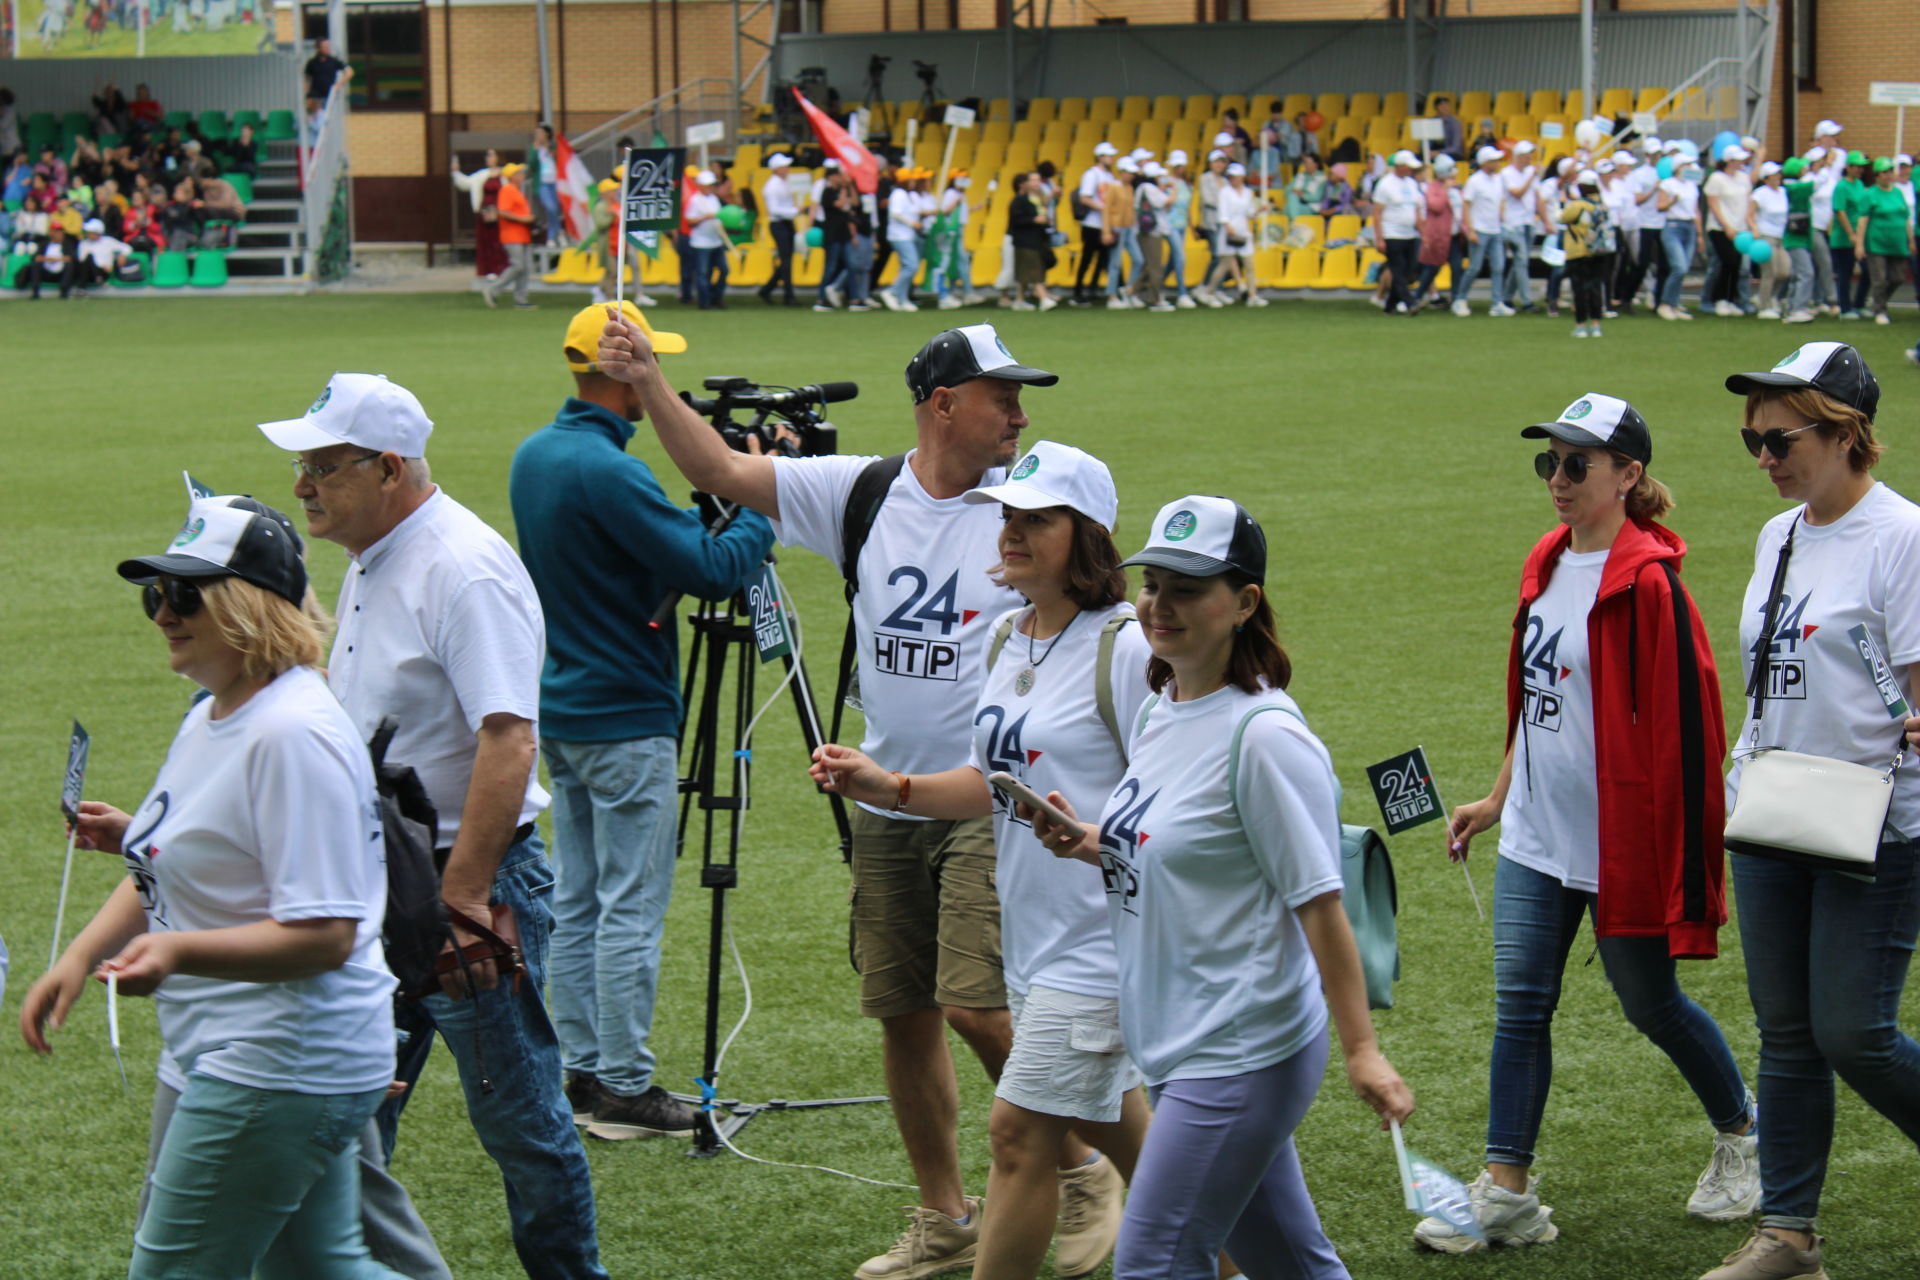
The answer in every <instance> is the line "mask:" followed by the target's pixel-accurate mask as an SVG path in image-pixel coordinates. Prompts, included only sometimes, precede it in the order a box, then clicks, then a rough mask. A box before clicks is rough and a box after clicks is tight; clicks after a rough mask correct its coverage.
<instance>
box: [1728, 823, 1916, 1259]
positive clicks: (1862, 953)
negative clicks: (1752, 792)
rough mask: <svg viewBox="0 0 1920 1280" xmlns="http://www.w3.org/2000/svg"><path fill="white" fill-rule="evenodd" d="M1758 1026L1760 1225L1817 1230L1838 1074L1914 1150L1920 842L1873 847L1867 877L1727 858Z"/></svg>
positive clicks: (1736, 856)
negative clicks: (1903, 1009) (1909, 987)
mask: <svg viewBox="0 0 1920 1280" xmlns="http://www.w3.org/2000/svg"><path fill="white" fill-rule="evenodd" d="M1731 859H1732V862H1733V886H1734V893H1735V894H1736V896H1737V898H1738V901H1739V904H1740V943H1741V946H1742V948H1743V949H1744V950H1745V951H1746V955H1747V994H1748V996H1749V997H1751V999H1752V1000H1753V1013H1754V1021H1755V1022H1756V1023H1757V1024H1758V1025H1759V1028H1760V1113H1761V1116H1762V1117H1763V1119H1764V1123H1762V1124H1761V1126H1760V1185H1761V1198H1760V1222H1761V1224H1762V1225H1763V1226H1773V1227H1787V1228H1789V1229H1791V1230H1795V1231H1811V1230H1813V1229H1814V1215H1815V1214H1816V1213H1817V1212H1818V1211H1819V1208H1820V1188H1821V1185H1822V1184H1823V1183H1824V1182H1825V1181H1826V1176H1827V1155H1828V1152H1829V1151H1830V1149H1831V1148H1832V1146H1833V1076H1834V1073H1835V1072H1836V1071H1837V1072H1839V1073H1840V1078H1841V1079H1843V1080H1845V1081H1846V1082H1847V1084H1848V1086H1849V1087H1851V1088H1852V1089H1853V1091H1854V1092H1856V1093H1858V1094H1859V1095H1860V1096H1861V1097H1862V1098H1864V1099H1865V1100H1866V1102H1867V1105H1869V1106H1871V1107H1872V1108H1873V1109H1874V1110H1876V1111H1878V1112H1879V1113H1880V1114H1881V1115H1883V1116H1885V1117H1886V1118H1887V1119H1889V1120H1891V1121H1893V1123H1894V1125H1895V1127H1896V1128H1898V1129H1899V1130H1900V1132H1902V1133H1904V1134H1906V1135H1907V1139H1908V1140H1909V1141H1911V1142H1914V1143H1916V1144H1920V1044H1915V1043H1914V1040H1913V1037H1912V1036H1909V1035H1906V1034H1905V1033H1903V1032H1902V1031H1901V1030H1900V1021H1899V1018H1900V992H1901V989H1902V988H1903V987H1904V986H1905V985H1906V980H1907V967H1908V965H1910V964H1911V963H1912V961H1913V948H1914V940H1915V936H1916V934H1920V842H1909V843H1905V844H1899V843H1887V844H1882V845H1881V846H1880V858H1879V875H1878V876H1876V877H1875V878H1874V879H1873V880H1872V881H1863V880H1859V879H1855V878H1854V877H1852V876H1849V875H1844V874H1842V873H1840V872H1837V871H1816V870H1812V869H1810V868H1807V867H1799V866H1795V865H1793V864H1792V863H1788V862H1777V861H1774V860H1773V859H1770V858H1753V857H1748V856H1746V855H1744V854H1733V855H1731Z"/></svg>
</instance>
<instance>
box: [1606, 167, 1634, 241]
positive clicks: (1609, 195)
mask: <svg viewBox="0 0 1920 1280" xmlns="http://www.w3.org/2000/svg"><path fill="white" fill-rule="evenodd" d="M1600 198H1601V199H1602V200H1604V201H1606V203H1607V213H1608V214H1609V215H1611V216H1612V218H1613V225H1614V226H1616V227H1618V228H1620V232H1621V234H1622V235H1631V234H1632V233H1633V232H1635V231H1637V230H1639V228H1640V206H1639V205H1638V204H1636V203H1635V202H1634V199H1633V185H1632V182H1631V180H1630V179H1618V178H1617V179H1615V180H1614V181H1613V182H1610V183H1607V184H1605V185H1604V186H1603V187H1602V188H1601V190H1600Z"/></svg>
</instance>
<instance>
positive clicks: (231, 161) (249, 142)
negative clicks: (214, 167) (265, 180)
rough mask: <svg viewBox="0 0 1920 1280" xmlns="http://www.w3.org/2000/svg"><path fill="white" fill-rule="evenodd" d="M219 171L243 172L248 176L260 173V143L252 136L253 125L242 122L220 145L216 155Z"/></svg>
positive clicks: (253, 176)
mask: <svg viewBox="0 0 1920 1280" xmlns="http://www.w3.org/2000/svg"><path fill="white" fill-rule="evenodd" d="M216 159H217V160H218V163H219V165H220V172H221V173H244V174H246V175H247V176H248V177H249V178H255V177H258V176H259V174H260V143H259V141H258V140H257V139H256V138H255V137H254V136H253V126H252V125H250V124H243V125H241V126H240V128H239V131H238V132H236V133H235V134H234V136H233V137H231V138H229V139H228V140H227V141H226V142H225V143H223V144H222V145H221V148H220V154H219V155H218V156H217V157H216Z"/></svg>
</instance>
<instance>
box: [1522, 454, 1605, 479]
mask: <svg viewBox="0 0 1920 1280" xmlns="http://www.w3.org/2000/svg"><path fill="white" fill-rule="evenodd" d="M1592 467H1593V464H1592V462H1590V461H1589V460H1588V458H1587V455H1586V454H1584V453H1570V454H1568V455H1567V456H1566V457H1564V458H1561V457H1557V456H1555V455H1554V454H1553V453H1551V452H1548V453H1536V454H1534V455H1533V474H1535V475H1537V476H1539V477H1540V478H1541V479H1542V480H1551V479H1553V473H1554V472H1555V471H1556V470H1559V471H1564V472H1566V473H1567V483H1568V484H1583V483H1585V482H1586V478H1587V472H1588V471H1590V470H1591V469H1592Z"/></svg>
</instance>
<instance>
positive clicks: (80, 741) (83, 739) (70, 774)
mask: <svg viewBox="0 0 1920 1280" xmlns="http://www.w3.org/2000/svg"><path fill="white" fill-rule="evenodd" d="M92 744H93V739H92V738H89V737H88V736H87V731H86V730H85V729H82V728H81V727H80V722H79V721H78V720H75V721H74V722H73V736H72V737H71V738H69V739H67V776H66V781H65V782H64V783H63V784H62V785H61V787H60V812H61V813H63V814H65V815H66V817H67V825H68V830H67V863H66V866H65V867H64V868H62V870H61V872H60V900H59V902H58V904H57V905H55V907H54V909H53V945H52V947H51V948H50V949H49V950H48V952H47V968H49V969H51V968H53V964H54V961H56V960H58V959H59V958H60V932H61V930H62V929H63V928H64V927H65V925H66V919H67V887H68V885H70V884H71V883H72V882H73V842H74V841H75V840H77V839H79V838H80V797H81V795H82V794H83V793H84V792H85V790H86V785H87V755H88V753H89V751H90V750H91V747H92Z"/></svg>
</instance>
